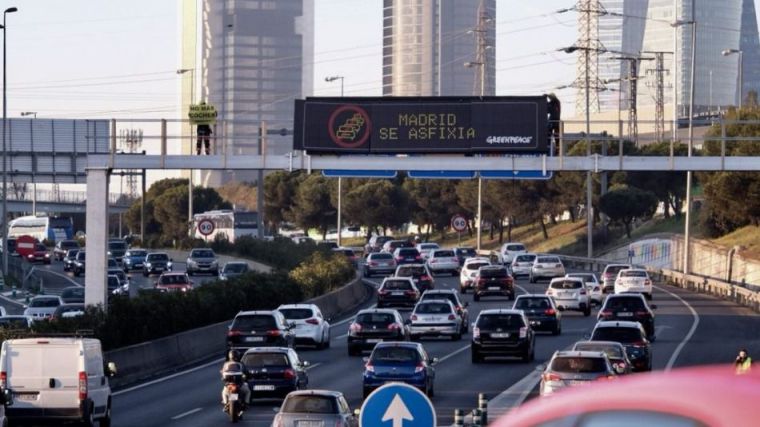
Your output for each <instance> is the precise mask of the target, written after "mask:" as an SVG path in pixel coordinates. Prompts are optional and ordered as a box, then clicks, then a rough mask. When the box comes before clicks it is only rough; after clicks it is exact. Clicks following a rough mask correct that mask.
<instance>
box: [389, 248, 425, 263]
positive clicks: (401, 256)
mask: <svg viewBox="0 0 760 427" xmlns="http://www.w3.org/2000/svg"><path fill="white" fill-rule="evenodd" d="M393 259H395V260H396V264H397V265H404V264H419V263H421V262H422V255H420V252H419V251H418V250H417V249H415V248H396V249H395V250H394V251H393Z"/></svg>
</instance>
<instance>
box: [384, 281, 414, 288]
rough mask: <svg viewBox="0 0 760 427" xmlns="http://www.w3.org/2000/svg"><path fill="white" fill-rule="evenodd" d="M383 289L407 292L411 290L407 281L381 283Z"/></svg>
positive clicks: (410, 285)
mask: <svg viewBox="0 0 760 427" xmlns="http://www.w3.org/2000/svg"><path fill="white" fill-rule="evenodd" d="M383 289H386V290H400V291H407V290H411V289H412V284H411V283H409V281H408V280H387V281H386V282H385V283H383Z"/></svg>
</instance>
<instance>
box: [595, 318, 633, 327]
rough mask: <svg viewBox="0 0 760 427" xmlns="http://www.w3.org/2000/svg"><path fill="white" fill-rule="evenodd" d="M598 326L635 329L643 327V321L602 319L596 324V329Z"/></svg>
mask: <svg viewBox="0 0 760 427" xmlns="http://www.w3.org/2000/svg"><path fill="white" fill-rule="evenodd" d="M598 328H633V329H641V328H642V326H641V323H639V322H632V321H629V320H602V321H599V322H596V326H594V329H598Z"/></svg>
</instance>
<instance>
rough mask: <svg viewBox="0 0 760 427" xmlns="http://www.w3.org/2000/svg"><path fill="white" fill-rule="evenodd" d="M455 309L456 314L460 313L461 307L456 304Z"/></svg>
mask: <svg viewBox="0 0 760 427" xmlns="http://www.w3.org/2000/svg"><path fill="white" fill-rule="evenodd" d="M456 311H457V314H462V307H460V306H457V307H456Z"/></svg>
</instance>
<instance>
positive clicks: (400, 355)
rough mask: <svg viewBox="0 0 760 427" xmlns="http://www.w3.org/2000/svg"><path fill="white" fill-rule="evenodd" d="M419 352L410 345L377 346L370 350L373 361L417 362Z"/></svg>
mask: <svg viewBox="0 0 760 427" xmlns="http://www.w3.org/2000/svg"><path fill="white" fill-rule="evenodd" d="M419 361H420V354H419V353H418V352H417V350H415V349H414V348H410V347H391V346H387V347H378V348H375V350H374V351H373V352H372V362H374V363H378V362H379V363H417V362H419Z"/></svg>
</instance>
